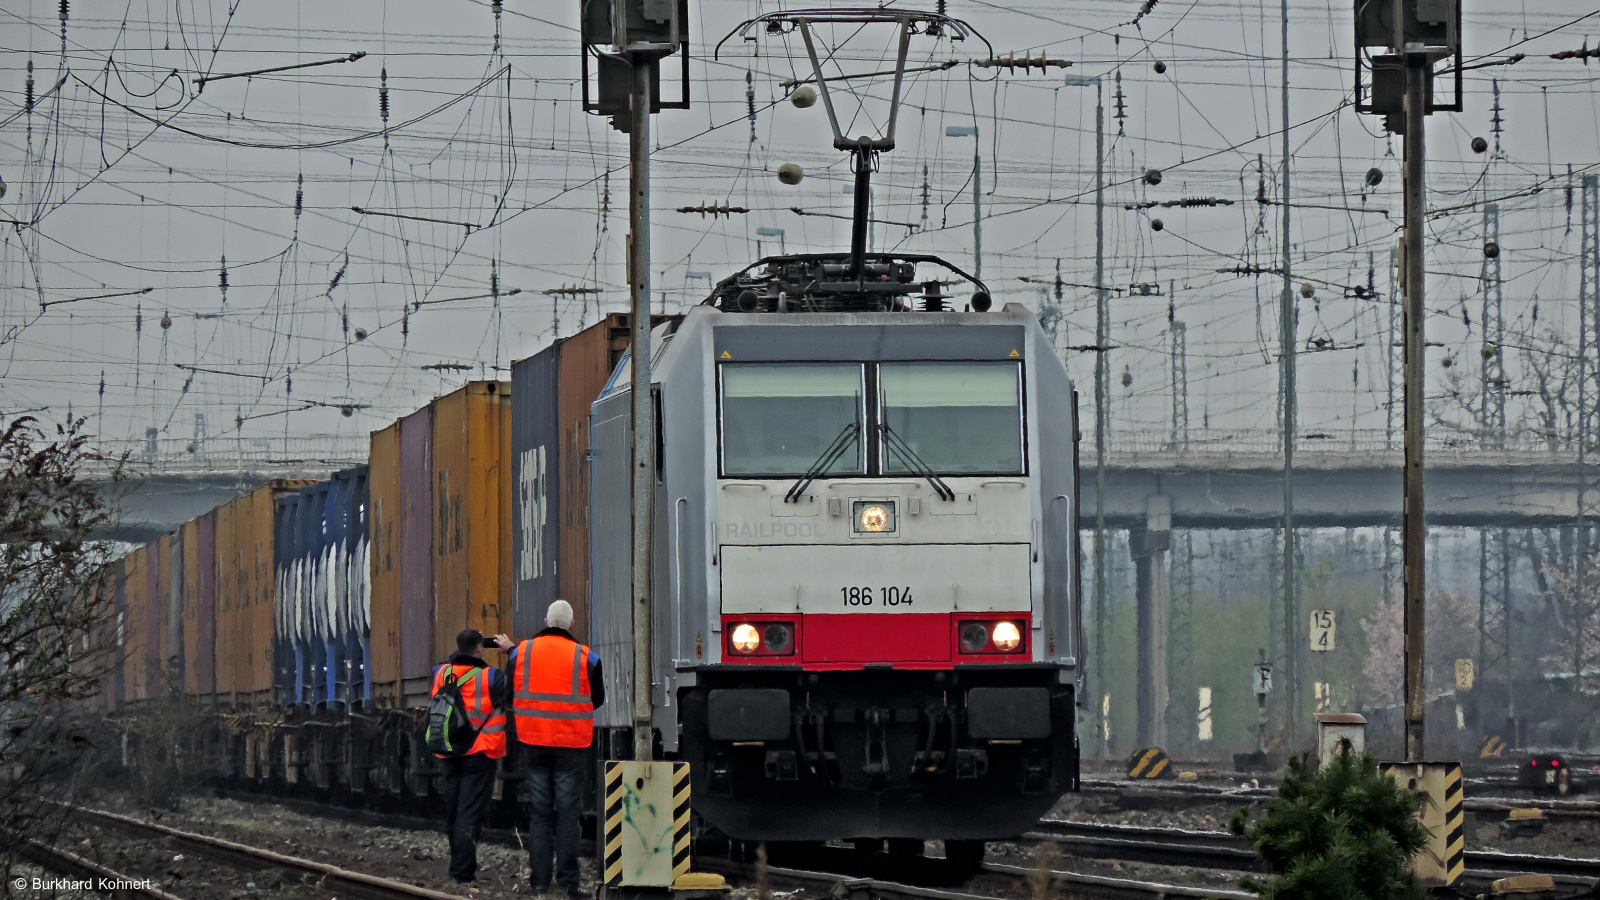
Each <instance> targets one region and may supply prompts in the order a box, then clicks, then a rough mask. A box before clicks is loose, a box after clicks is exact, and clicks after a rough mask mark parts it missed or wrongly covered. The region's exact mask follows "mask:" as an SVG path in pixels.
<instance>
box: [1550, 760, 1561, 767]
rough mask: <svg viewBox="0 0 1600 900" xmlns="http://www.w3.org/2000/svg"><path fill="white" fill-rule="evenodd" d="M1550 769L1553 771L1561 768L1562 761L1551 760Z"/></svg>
mask: <svg viewBox="0 0 1600 900" xmlns="http://www.w3.org/2000/svg"><path fill="white" fill-rule="evenodd" d="M1550 768H1552V769H1559V768H1561V760H1559V759H1552V760H1550Z"/></svg>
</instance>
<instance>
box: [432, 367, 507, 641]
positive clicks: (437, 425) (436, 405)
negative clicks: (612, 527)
mask: <svg viewBox="0 0 1600 900" xmlns="http://www.w3.org/2000/svg"><path fill="white" fill-rule="evenodd" d="M433 409H434V414H433V504H434V517H433V552H434V560H433V584H434V592H433V595H434V628H433V634H434V648H433V649H434V654H433V655H434V658H435V659H439V660H443V659H445V658H446V657H448V656H449V655H450V654H451V653H454V652H455V637H456V633H457V632H459V631H460V630H461V629H463V628H477V629H479V630H480V631H482V632H484V633H485V634H495V633H499V632H509V631H510V628H511V603H510V597H511V504H510V490H511V384H510V382H505V381H473V382H468V383H467V385H466V387H464V388H461V389H460V390H458V391H455V392H453V393H450V394H447V395H445V396H443V397H440V398H438V399H437V400H435V401H433Z"/></svg>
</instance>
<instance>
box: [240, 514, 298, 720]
mask: <svg viewBox="0 0 1600 900" xmlns="http://www.w3.org/2000/svg"><path fill="white" fill-rule="evenodd" d="M283 490H284V487H283V483H281V482H273V483H272V484H268V485H266V486H264V487H259V488H256V490H255V493H254V494H253V496H252V503H251V510H250V532H251V551H252V553H253V554H254V555H253V556H252V564H253V565H254V567H255V571H254V572H253V574H252V576H251V584H252V586H253V588H254V594H253V597H252V604H251V610H250V613H251V615H250V646H249V650H248V652H247V654H246V655H247V656H248V658H249V659H250V672H251V675H250V692H251V693H252V694H254V695H255V699H256V701H257V703H258V705H259V704H262V703H270V702H271V699H272V645H273V643H274V638H275V636H276V631H277V629H276V628H275V627H274V623H273V616H272V611H273V609H274V607H275V604H274V602H273V601H274V599H275V597H276V594H277V592H276V591H275V590H274V588H275V587H276V585H277V577H276V570H275V566H274V565H273V555H272V549H273V543H274V538H275V534H274V529H273V527H272V524H273V522H274V521H275V519H276V516H277V511H278V504H277V502H276V501H275V500H274V499H273V498H274V497H276V496H277V495H278V494H280V493H282V492H283ZM295 490H299V488H298V487H296V488H295Z"/></svg>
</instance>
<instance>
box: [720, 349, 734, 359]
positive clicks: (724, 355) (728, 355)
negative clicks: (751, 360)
mask: <svg viewBox="0 0 1600 900" xmlns="http://www.w3.org/2000/svg"><path fill="white" fill-rule="evenodd" d="M722 358H723V359H733V354H731V353H729V352H728V351H726V350H724V351H722Z"/></svg>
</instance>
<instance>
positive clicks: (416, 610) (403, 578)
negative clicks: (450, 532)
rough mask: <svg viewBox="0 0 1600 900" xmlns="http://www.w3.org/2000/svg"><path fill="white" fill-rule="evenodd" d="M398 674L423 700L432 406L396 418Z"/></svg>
mask: <svg viewBox="0 0 1600 900" xmlns="http://www.w3.org/2000/svg"><path fill="white" fill-rule="evenodd" d="M399 531H400V559H399V566H398V568H399V570H400V678H401V680H402V682H403V684H404V688H405V690H404V697H405V698H406V701H407V702H406V704H405V705H412V703H413V702H416V701H415V699H414V698H420V699H421V702H426V697H427V695H428V689H429V684H428V679H429V676H430V674H431V673H432V669H433V664H434V662H435V660H434V659H433V407H432V406H425V407H423V408H422V409H419V410H417V411H416V412H414V413H412V414H411V415H409V416H406V417H405V418H404V419H401V420H400V517H399Z"/></svg>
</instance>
